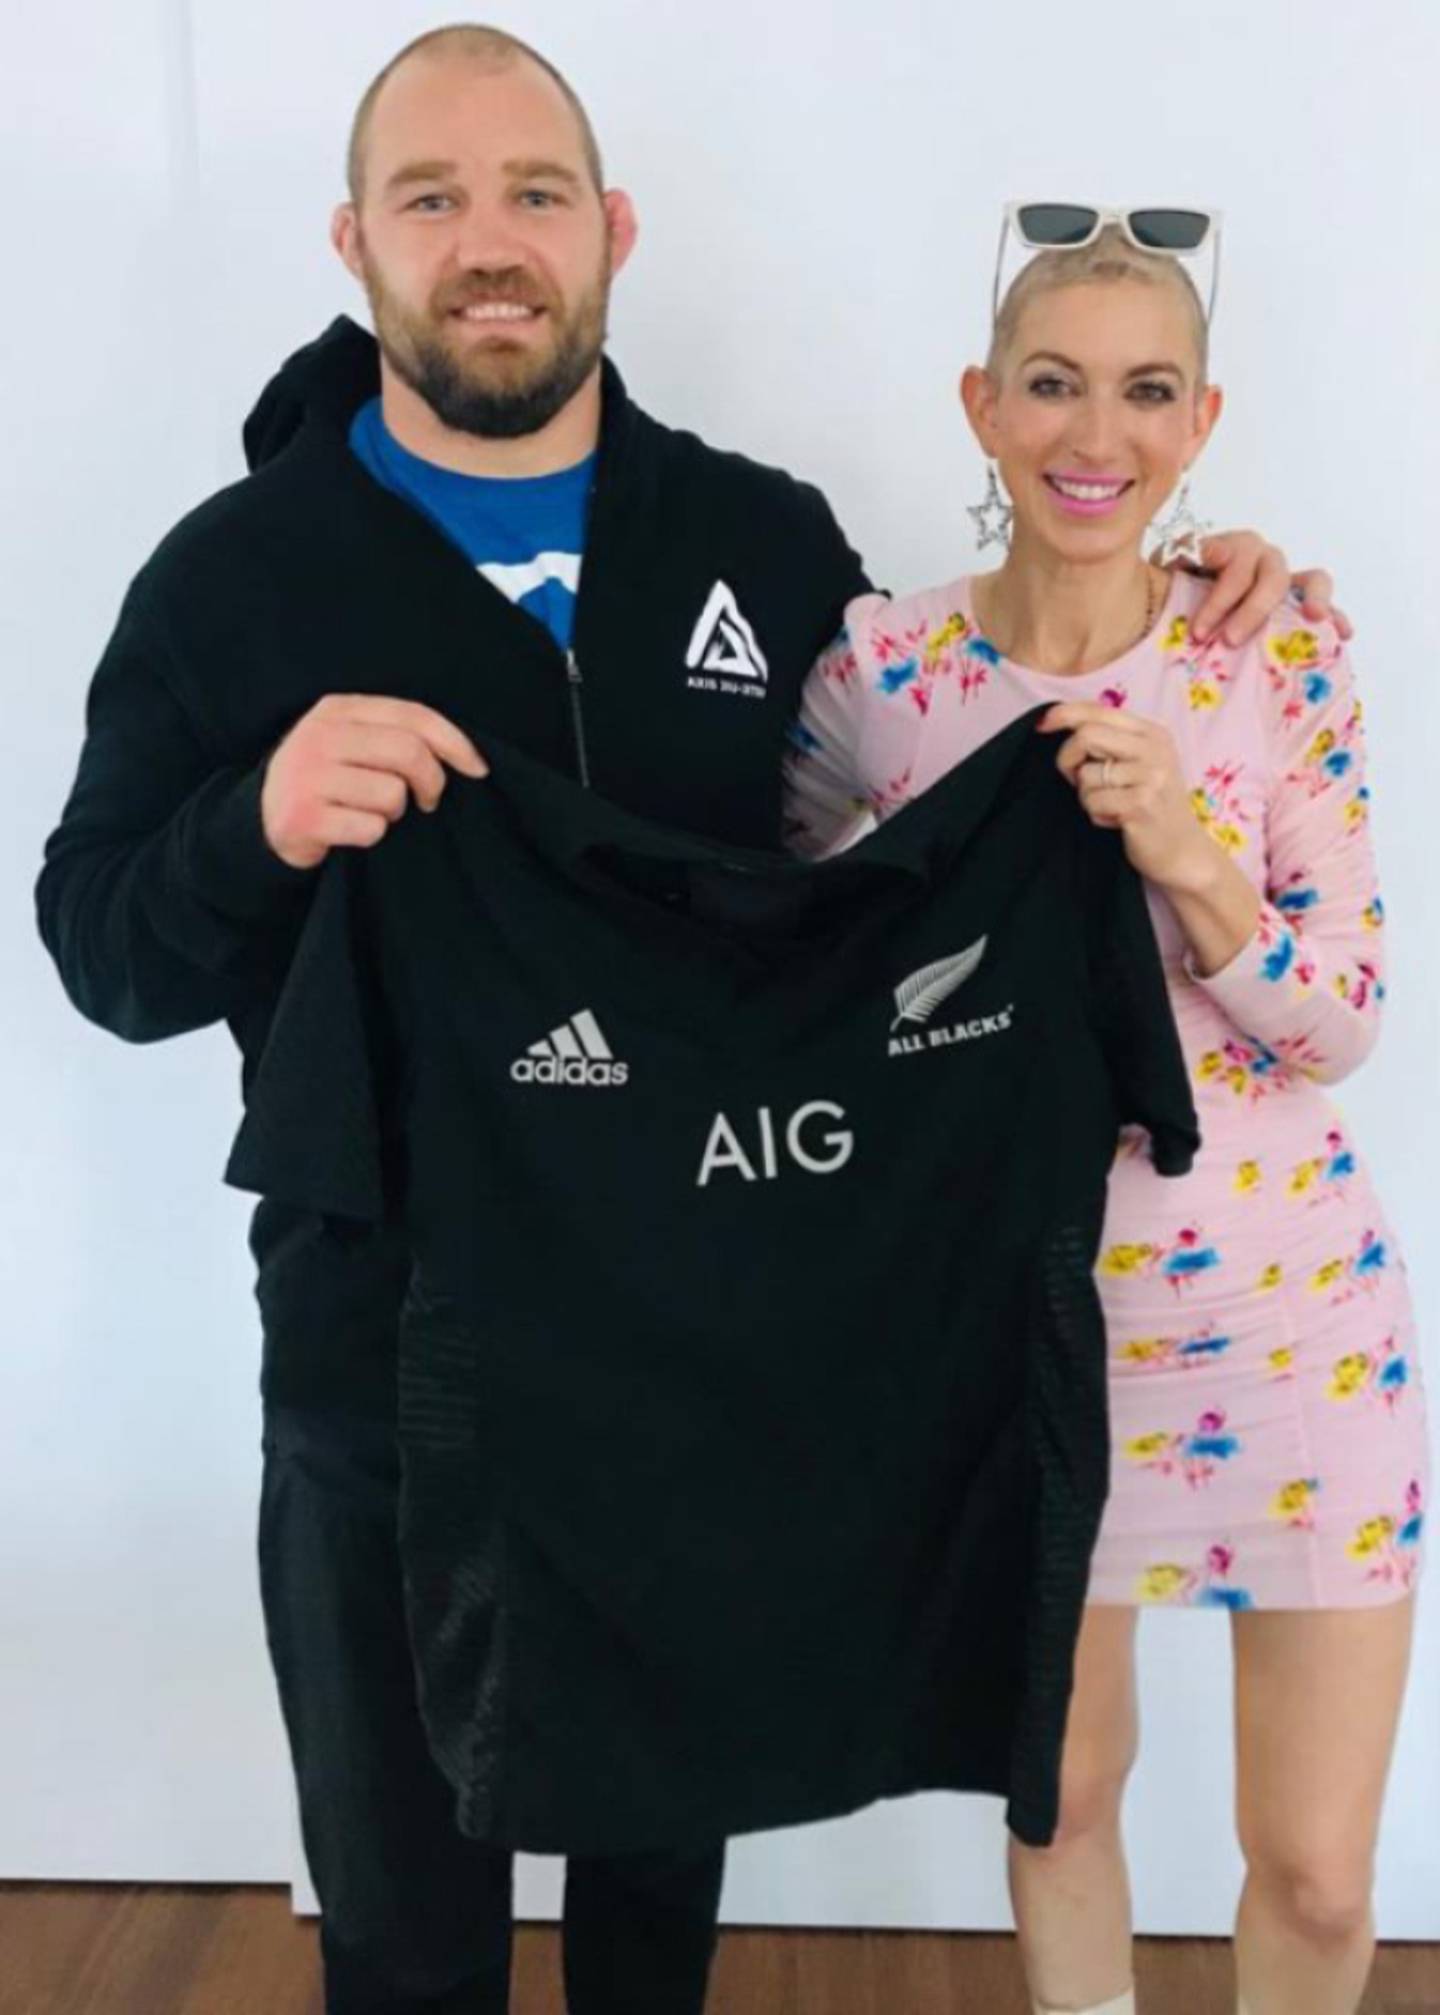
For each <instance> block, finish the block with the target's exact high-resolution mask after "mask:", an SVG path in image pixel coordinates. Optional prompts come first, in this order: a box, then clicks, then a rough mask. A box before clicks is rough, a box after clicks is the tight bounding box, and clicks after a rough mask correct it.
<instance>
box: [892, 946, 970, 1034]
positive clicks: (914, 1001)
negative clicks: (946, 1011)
mask: <svg viewBox="0 0 1440 2015" xmlns="http://www.w3.org/2000/svg"><path fill="white" fill-rule="evenodd" d="M989 942H990V940H989V939H988V938H977V939H976V940H975V942H974V944H973V945H971V947H970V949H969V950H968V951H963V952H957V953H956V954H955V956H954V957H953V958H948V959H936V961H935V963H934V965H929V966H921V968H920V970H919V972H918V973H911V975H910V977H909V979H908V980H901V982H900V984H899V986H898V987H896V989H895V1010H896V1012H895V1019H894V1021H892V1022H891V1024H890V1033H891V1035H894V1033H895V1031H896V1029H897V1028H899V1026H900V1024H901V1023H902V1022H907V1021H911V1022H921V1023H924V1022H928V1021H929V1019H930V1017H931V1015H932V1014H934V1012H935V1010H936V1008H937V1007H939V1006H941V1004H942V1003H943V1002H945V1001H947V1000H949V998H950V996H951V994H953V993H954V992H955V991H956V990H957V988H959V987H963V986H964V984H965V982H966V980H968V979H969V977H970V975H971V974H972V973H973V972H974V971H975V969H976V967H977V966H978V965H979V963H980V961H981V959H983V958H984V956H985V947H986V945H987V944H988V943H989Z"/></svg>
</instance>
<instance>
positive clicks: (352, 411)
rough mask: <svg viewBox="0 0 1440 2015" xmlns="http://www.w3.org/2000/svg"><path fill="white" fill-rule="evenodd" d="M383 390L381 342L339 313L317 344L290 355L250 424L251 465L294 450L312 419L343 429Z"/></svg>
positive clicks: (247, 446)
mask: <svg viewBox="0 0 1440 2015" xmlns="http://www.w3.org/2000/svg"><path fill="white" fill-rule="evenodd" d="M379 390H380V346H379V344H378V343H377V342H376V341H375V338H374V337H373V336H372V335H371V334H370V331H369V330H368V329H362V328H361V326H360V324H359V323H358V322H352V321H351V319H350V317H349V316H348V315H337V316H336V317H335V320H334V321H333V322H332V323H331V324H330V326H329V328H328V329H326V330H324V331H323V332H322V333H321V334H320V335H318V336H317V337H316V338H315V339H314V341H313V342H310V343H306V344H305V346H304V347H303V348H302V349H299V350H296V351H295V353H294V355H293V356H289V357H287V358H286V359H285V362H284V363H283V364H282V365H281V366H280V368H279V370H278V371H277V372H276V373H275V375H274V377H273V378H272V379H271V380H270V382H269V384H268V385H267V386H266V387H265V389H264V391H263V392H262V393H261V394H260V397H259V398H258V399H257V400H256V402H255V405H254V408H253V410H252V411H251V414H250V417H249V419H248V420H247V421H246V422H245V427H244V431H243V435H242V438H243V440H244V443H245V460H246V462H247V463H248V465H249V466H250V468H251V469H258V468H261V467H262V466H263V465H264V464H265V463H266V462H272V461H274V459H275V457H276V456H277V455H278V454H280V453H281V452H282V450H283V449H285V448H288V447H289V445H290V443H291V442H292V441H293V440H294V438H295V436H296V435H297V434H298V433H299V432H300V430H301V428H302V427H304V426H305V425H306V424H307V423H308V422H309V421H311V420H318V421H320V422H321V423H322V424H325V425H328V426H331V427H333V428H335V429H336V430H338V431H339V432H341V433H343V432H344V431H345V430H346V429H347V428H348V427H349V425H350V422H351V420H352V419H353V418H354V417H355V415H356V413H358V412H359V410H360V408H361V407H362V406H363V405H364V404H365V402H366V400H367V399H373V398H374V397H375V396H376V394H377V393H378V392H379Z"/></svg>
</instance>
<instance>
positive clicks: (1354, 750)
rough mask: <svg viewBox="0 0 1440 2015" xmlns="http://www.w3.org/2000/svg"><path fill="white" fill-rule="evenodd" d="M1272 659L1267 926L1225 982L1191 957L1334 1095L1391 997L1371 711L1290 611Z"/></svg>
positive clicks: (1237, 1018) (1245, 1020)
mask: <svg viewBox="0 0 1440 2015" xmlns="http://www.w3.org/2000/svg"><path fill="white" fill-rule="evenodd" d="M1264 650H1265V678H1266V694H1265V705H1266V711H1267V729H1268V734H1269V740H1270V748H1271V754H1272V760H1273V770H1272V776H1273V781H1272V784H1271V788H1270V796H1269V802H1268V805H1267V807H1266V845H1267V865H1266V879H1265V889H1264V893H1263V901H1262V906H1261V911H1260V918H1259V922H1258V923H1257V925H1256V928H1255V931H1254V934H1253V935H1252V937H1251V938H1250V940H1249V941H1248V943H1246V944H1245V945H1243V946H1242V947H1241V949H1240V950H1239V951H1238V952H1237V953H1236V955H1235V957H1234V958H1233V959H1231V961H1230V963H1229V964H1228V965H1226V966H1223V967H1222V968H1221V969H1220V971H1219V972H1216V973H1211V974H1208V975H1205V974H1201V973H1200V972H1198V971H1196V970H1195V967H1194V964H1193V961H1192V960H1191V959H1189V958H1187V960H1186V969H1187V971H1189V973H1190V977H1191V978H1192V979H1193V980H1194V981H1195V983H1196V985H1197V986H1200V987H1202V988H1203V989H1204V990H1205V992H1206V993H1208V994H1209V995H1210V997H1211V999H1212V1000H1214V1001H1215V1002H1217V1004H1218V1005H1219V1006H1220V1007H1221V1008H1223V1009H1224V1011H1225V1013H1226V1014H1227V1015H1228V1016H1229V1018H1230V1020H1231V1021H1232V1022H1234V1023H1235V1025H1236V1027H1237V1028H1239V1029H1241V1030H1243V1032H1244V1033H1245V1034H1246V1035H1248V1036H1250V1037H1252V1038H1253V1039H1255V1040H1256V1041H1258V1042H1260V1043H1261V1044H1263V1045H1264V1047H1265V1048H1267V1049H1269V1050H1271V1051H1272V1052H1273V1053H1274V1054H1275V1055H1276V1056H1277V1057H1278V1058H1279V1059H1280V1060H1281V1061H1282V1062H1283V1063H1285V1064H1287V1065H1289V1066H1290V1067H1291V1068H1292V1069H1295V1070H1298V1071H1300V1072H1303V1073H1304V1074H1305V1075H1306V1076H1308V1077H1312V1078H1315V1079H1317V1080H1319V1081H1320V1082H1321V1083H1325V1084H1329V1083H1334V1082H1335V1081H1336V1080H1338V1079H1340V1078H1343V1077H1345V1076H1347V1075H1348V1074H1349V1072H1351V1071H1352V1070H1354V1069H1355V1068H1356V1066H1357V1065H1358V1064H1360V1063H1362V1062H1363V1061H1364V1059H1365V1058H1366V1056H1367V1055H1368V1054H1369V1052H1370V1050H1371V1048H1372V1047H1373V1045H1374V1042H1375V1039H1376V1036H1377V1034H1378V1033H1379V1022H1380V1006H1381V1002H1382V1001H1383V999H1384V997H1385V984H1384V928H1383V920H1384V911H1383V907H1382V905H1381V901H1380V896H1379V892H1378V890H1377V888H1376V881H1375V860H1374V854H1373V851H1372V848H1371V844H1370V835H1369V829H1368V810H1369V796H1370V794H1369V790H1368V788H1367V785H1366V781H1365V743H1364V732H1363V728H1362V716H1361V706H1360V702H1359V700H1358V698H1357V697H1356V693H1355V683H1354V679H1353V677H1352V674H1351V670H1350V663H1349V658H1348V654H1347V653H1346V651H1345V648H1344V646H1343V644H1342V642H1341V640H1340V637H1339V634H1338V632H1337V631H1336V630H1335V629H1334V628H1333V626H1331V625H1329V624H1325V625H1320V626H1317V627H1316V628H1314V629H1308V628H1297V627H1295V626H1294V617H1293V611H1292V613H1291V615H1290V617H1289V618H1288V620H1286V621H1277V623H1276V625H1275V626H1273V627H1272V629H1271V631H1270V634H1269V635H1268V636H1267V638H1266V640H1265V645H1264Z"/></svg>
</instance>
